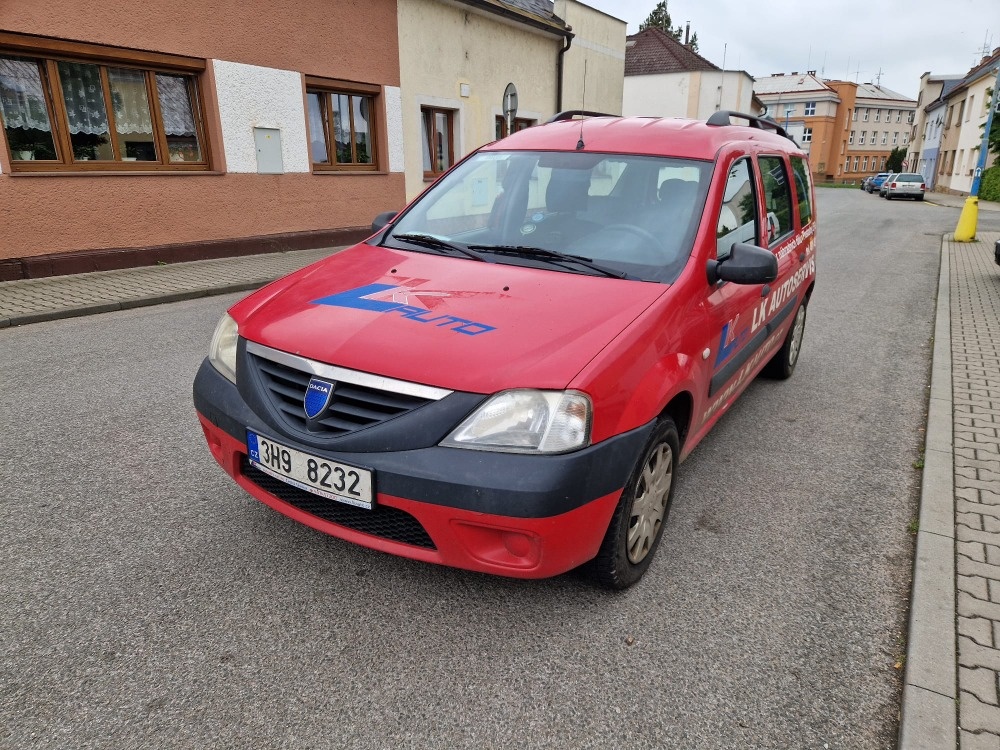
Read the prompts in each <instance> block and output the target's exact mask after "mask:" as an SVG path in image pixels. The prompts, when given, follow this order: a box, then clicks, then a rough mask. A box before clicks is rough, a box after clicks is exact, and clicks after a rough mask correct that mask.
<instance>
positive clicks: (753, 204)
mask: <svg viewBox="0 0 1000 750" xmlns="http://www.w3.org/2000/svg"><path fill="white" fill-rule="evenodd" d="M752 174H753V172H752V171H751V169H750V160H749V159H740V160H739V161H737V162H734V163H733V165H732V166H731V167H730V168H729V177H728V178H727V180H726V190H725V192H724V193H723V195H722V208H720V209H719V221H718V223H717V224H716V228H715V244H716V257H717V258H718V259H719V260H722V259H724V258H728V257H729V254H730V253H731V252H732V249H733V245H734V244H736V243H737V242H750V243H754V244H756V242H757V237H758V236H759V235H758V233H757V197H756V194H755V193H754V185H753V177H752Z"/></svg>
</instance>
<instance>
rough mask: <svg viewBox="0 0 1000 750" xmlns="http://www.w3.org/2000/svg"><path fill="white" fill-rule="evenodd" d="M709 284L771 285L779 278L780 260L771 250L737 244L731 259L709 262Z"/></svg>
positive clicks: (746, 243)
mask: <svg viewBox="0 0 1000 750" xmlns="http://www.w3.org/2000/svg"><path fill="white" fill-rule="evenodd" d="M706 271H707V272H708V283H709V284H715V283H717V282H719V281H731V282H733V283H734V284H770V283H771V282H772V281H774V280H775V279H776V278H778V259H777V258H776V257H775V255H774V253H772V252H771V251H770V250H765V249H764V248H762V247H757V246H756V245H751V244H750V243H748V242H737V243H735V244H734V245H733V249H732V251H731V252H730V254H729V257H728V258H726V259H724V260H710V261H708V267H707V268H706Z"/></svg>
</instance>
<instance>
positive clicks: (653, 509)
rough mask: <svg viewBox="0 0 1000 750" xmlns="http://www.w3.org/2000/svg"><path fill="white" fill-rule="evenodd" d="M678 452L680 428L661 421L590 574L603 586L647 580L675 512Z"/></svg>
mask: <svg viewBox="0 0 1000 750" xmlns="http://www.w3.org/2000/svg"><path fill="white" fill-rule="evenodd" d="M679 451H680V439H679V437H678V433H677V425H675V424H674V420H673V419H671V418H670V417H661V418H660V419H659V420H658V421H657V424H656V428H655V429H654V430H653V434H652V435H650V437H649V440H647V441H646V445H645V447H644V448H643V451H642V453H641V454H640V458H639V461H638V463H637V464H636V466H635V469H633V471H632V476H631V477H630V478H629V481H628V483H627V484H626V485H625V489H623V490H622V495H621V498H620V499H619V500H618V507H616V508H615V512H614V515H613V516H612V517H611V523H610V524H608V530H607V532H606V533H605V535H604V541H603V542H602V543H601V549H600V551H598V553H597V557H595V558H594V560H593V561H592V562H591V566H590V569H591V573H592V574H593V577H594V578H595V579H596V580H597V581H598V582H599V583H601V584H602V585H604V586H607V587H608V588H611V589H618V590H621V589H625V588H628V587H629V586H631V585H632V584H634V583H635V582H636V581H638V580H639V579H640V578H642V575H643V573H645V572H646V569H647V568H648V567H649V565H650V563H651V562H652V561H653V556H654V555H655V554H656V550H657V548H658V547H659V546H660V540H661V539H662V538H663V527H664V525H665V524H666V522H667V515H668V513H669V512H670V498H671V496H672V495H673V488H674V471H675V469H676V468H677V456H678V454H679Z"/></svg>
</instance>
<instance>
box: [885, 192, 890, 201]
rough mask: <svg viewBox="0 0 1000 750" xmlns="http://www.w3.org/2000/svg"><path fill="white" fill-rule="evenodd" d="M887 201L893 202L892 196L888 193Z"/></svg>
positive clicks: (886, 195)
mask: <svg viewBox="0 0 1000 750" xmlns="http://www.w3.org/2000/svg"><path fill="white" fill-rule="evenodd" d="M885 199H886V200H887V201H891V200H892V196H891V195H889V194H888V193H886V194H885Z"/></svg>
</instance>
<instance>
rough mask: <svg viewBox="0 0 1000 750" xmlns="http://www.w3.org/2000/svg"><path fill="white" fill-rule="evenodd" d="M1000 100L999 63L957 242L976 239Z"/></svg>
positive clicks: (957, 234)
mask: <svg viewBox="0 0 1000 750" xmlns="http://www.w3.org/2000/svg"><path fill="white" fill-rule="evenodd" d="M997 102H1000V65H997V77H996V80H995V81H994V82H993V98H992V99H991V100H990V111H989V114H988V115H986V128H985V129H984V130H983V142H982V144H981V145H980V146H979V164H978V165H976V171H975V172H974V173H973V174H974V176H973V178H972V189H971V190H970V191H969V197H968V198H966V199H965V205H964V206H963V207H962V215H961V216H959V217H958V225H957V226H956V227H955V242H972V241H973V240H974V239H976V225H977V224H978V221H979V183H980V182H982V181H983V171H984V170H985V169H986V159H987V158H988V157H989V145H990V128H992V127H993V115H994V113H995V112H996V109H997Z"/></svg>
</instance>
